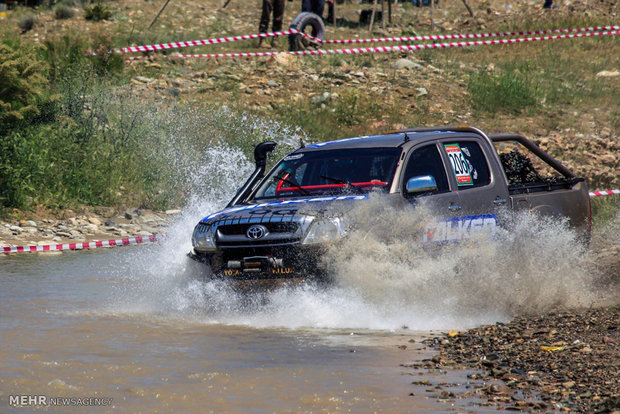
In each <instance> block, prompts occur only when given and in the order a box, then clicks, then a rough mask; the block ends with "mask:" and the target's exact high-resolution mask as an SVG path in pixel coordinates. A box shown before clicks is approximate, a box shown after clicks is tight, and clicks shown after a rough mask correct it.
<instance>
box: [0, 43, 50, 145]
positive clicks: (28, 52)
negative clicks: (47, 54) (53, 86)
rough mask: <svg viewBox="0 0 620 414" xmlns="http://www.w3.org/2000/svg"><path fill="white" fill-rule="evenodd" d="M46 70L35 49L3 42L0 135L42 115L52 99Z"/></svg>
mask: <svg viewBox="0 0 620 414" xmlns="http://www.w3.org/2000/svg"><path fill="white" fill-rule="evenodd" d="M46 71H47V66H46V65H45V63H44V62H43V61H41V60H40V59H38V58H37V56H36V54H35V51H34V49H33V48H31V47H27V46H24V45H21V44H16V45H15V46H13V47H11V46H9V45H7V44H4V43H0V79H2V84H1V85H0V137H1V136H3V135H4V134H5V133H6V132H7V131H8V130H10V129H11V128H12V127H13V126H15V125H16V124H18V123H19V122H22V121H27V120H29V119H32V118H33V117H35V116H38V115H40V114H41V107H42V106H44V105H45V104H46V100H49V99H48V98H49V96H47V95H46V93H45V90H46V88H47V87H48V85H49V83H48V81H47V79H46V78H45V73H46Z"/></svg>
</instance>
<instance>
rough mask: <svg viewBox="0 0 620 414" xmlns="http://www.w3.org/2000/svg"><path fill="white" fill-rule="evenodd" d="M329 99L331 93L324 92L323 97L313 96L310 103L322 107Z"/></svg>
mask: <svg viewBox="0 0 620 414" xmlns="http://www.w3.org/2000/svg"><path fill="white" fill-rule="evenodd" d="M329 97H330V93H329V92H323V93H322V94H321V95H318V96H313V97H312V98H310V102H312V103H313V104H315V105H320V104H322V103H325V102H327V101H329Z"/></svg>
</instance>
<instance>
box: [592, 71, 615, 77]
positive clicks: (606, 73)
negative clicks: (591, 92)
mask: <svg viewBox="0 0 620 414" xmlns="http://www.w3.org/2000/svg"><path fill="white" fill-rule="evenodd" d="M618 76H620V71H617V70H603V71H600V72H599V73H597V74H596V77H597V78H615V77H618Z"/></svg>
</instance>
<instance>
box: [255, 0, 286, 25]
mask: <svg viewBox="0 0 620 414" xmlns="http://www.w3.org/2000/svg"><path fill="white" fill-rule="evenodd" d="M285 1H286V0H263V13H262V14H261V16H260V24H259V25H258V32H259V33H267V29H269V15H270V14H271V12H273V26H272V30H273V31H274V32H278V31H280V30H282V19H283V18H284V2H285Z"/></svg>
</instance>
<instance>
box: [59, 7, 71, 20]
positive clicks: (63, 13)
mask: <svg viewBox="0 0 620 414" xmlns="http://www.w3.org/2000/svg"><path fill="white" fill-rule="evenodd" d="M74 16H75V9H73V8H72V7H67V6H58V7H56V8H55V9H54V17H55V18H56V19H58V20H64V19H71V18H73V17H74Z"/></svg>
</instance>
